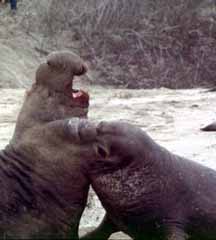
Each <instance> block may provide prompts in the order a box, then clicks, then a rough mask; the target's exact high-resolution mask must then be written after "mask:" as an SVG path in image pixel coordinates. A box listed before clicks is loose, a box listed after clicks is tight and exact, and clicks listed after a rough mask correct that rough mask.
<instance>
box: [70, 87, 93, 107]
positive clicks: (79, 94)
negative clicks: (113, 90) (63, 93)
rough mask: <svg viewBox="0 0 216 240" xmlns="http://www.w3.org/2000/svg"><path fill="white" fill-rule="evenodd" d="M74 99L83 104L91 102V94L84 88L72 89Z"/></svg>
mask: <svg viewBox="0 0 216 240" xmlns="http://www.w3.org/2000/svg"><path fill="white" fill-rule="evenodd" d="M72 99H73V101H75V102H77V103H80V104H82V105H87V106H88V104H89V94H88V93H87V92H85V91H83V90H74V89H73V90H72Z"/></svg>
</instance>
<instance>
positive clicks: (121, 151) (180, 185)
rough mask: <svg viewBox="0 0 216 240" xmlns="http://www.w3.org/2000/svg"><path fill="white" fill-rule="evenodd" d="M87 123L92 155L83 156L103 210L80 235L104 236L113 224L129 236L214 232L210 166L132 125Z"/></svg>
mask: <svg viewBox="0 0 216 240" xmlns="http://www.w3.org/2000/svg"><path fill="white" fill-rule="evenodd" d="M86 122H88V121H86ZM88 124H89V123H88ZM79 125H80V124H79ZM92 128H95V129H96V130H95V132H96V134H95V140H94V141H93V140H92V141H93V149H94V151H95V158H93V159H91V160H84V162H85V163H86V165H85V171H86V174H87V175H88V177H89V178H90V181H91V184H92V187H93V189H94V190H95V192H96V194H97V195H98V197H99V199H100V201H101V203H102V205H103V206H104V208H105V210H106V212H107V215H106V217H105V219H104V221H103V223H102V224H101V225H100V226H99V227H98V229H96V230H95V231H93V232H92V233H90V234H89V235H87V236H86V237H84V238H83V239H94V238H97V237H98V236H103V238H101V239H107V238H108V237H109V236H110V234H111V233H113V232H116V231H118V230H121V231H123V232H125V233H127V234H129V235H130V236H131V237H133V238H135V239H154V240H155V239H162V240H165V239H168V240H173V239H174V240H185V239H188V238H189V239H193V240H195V239H196V240H210V239H212V240H213V239H215V238H216V172H215V171H214V170H212V169H210V168H208V167H205V166H202V165H200V164H198V163H196V162H193V161H191V160H188V159H184V158H182V157H180V156H177V155H175V154H172V153H170V152H169V151H168V150H166V149H165V148H163V147H161V146H159V145H158V144H157V143H155V142H154V141H153V140H152V139H151V138H150V137H149V136H148V135H147V134H146V133H145V132H144V131H142V130H141V129H139V128H137V127H135V126H133V125H130V124H126V123H122V122H117V121H116V122H102V123H100V124H98V125H96V126H94V125H92ZM82 129H84V128H80V132H81V134H80V136H81V142H82V141H85V134H84V133H85V131H84V130H82ZM86 132H90V130H89V129H88V131H87V130H86ZM92 132H93V131H92Z"/></svg>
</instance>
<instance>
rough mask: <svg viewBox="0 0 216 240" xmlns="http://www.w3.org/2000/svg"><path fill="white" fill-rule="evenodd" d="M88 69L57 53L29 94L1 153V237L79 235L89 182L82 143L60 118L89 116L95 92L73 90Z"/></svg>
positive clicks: (39, 73) (77, 60) (73, 57)
mask: <svg viewBox="0 0 216 240" xmlns="http://www.w3.org/2000/svg"><path fill="white" fill-rule="evenodd" d="M86 71H87V67H86V65H85V63H84V62H83V60H82V59H81V58H80V57H79V56H77V55H75V54H73V53H71V52H66V51H63V52H55V53H52V54H50V55H49V56H48V57H47V61H46V62H45V63H42V64H41V65H40V66H39V68H38V70H37V72H36V79H35V83H34V84H33V86H32V88H31V89H30V91H29V92H28V93H27V94H26V98H25V101H24V103H23V106H22V109H21V111H20V113H19V116H18V119H17V123H16V127H15V132H14V135H13V137H12V139H11V141H10V143H9V144H8V146H7V147H6V148H5V149H4V150H2V151H1V152H0V189H1V190H0V195H1V197H0V238H1V239H38V238H39V239H50V238H54V239H60V238H68V237H71V238H72V239H75V238H78V234H77V231H78V225H79V220H80V217H81V214H82V212H83V209H84V207H85V205H86V200H87V194H88V189H89V182H88V181H87V179H86V178H85V177H84V174H83V172H82V171H81V169H80V164H79V159H80V151H79V149H80V147H79V145H74V146H71V142H72V140H71V138H70V137H67V136H66V135H67V134H66V135H65V134H63V132H62V131H60V130H58V127H56V126H58V124H59V122H58V121H59V120H60V119H63V118H64V119H65V118H72V117H83V118H86V117H87V112H88V105H89V95H88V93H87V92H84V91H82V90H75V89H73V77H74V76H76V75H77V76H80V75H82V74H84V73H85V72H86Z"/></svg>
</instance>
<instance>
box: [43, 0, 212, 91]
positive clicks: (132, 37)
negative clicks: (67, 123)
mask: <svg viewBox="0 0 216 240" xmlns="http://www.w3.org/2000/svg"><path fill="white" fill-rule="evenodd" d="M211 7H212V5H211V2H209V1H206V2H204V3H203V1H201V0H193V1H192V0H187V1H183V0H146V1H143V0H133V1H131V0H112V1H111V0H88V1H86V0H74V1H70V0H64V1H59V0H51V1H50V3H49V7H48V8H47V9H48V10H47V11H46V12H44V13H43V14H42V11H40V17H39V21H38V22H40V24H39V26H42V27H39V28H38V29H39V30H40V33H41V34H42V36H43V47H44V46H45V47H46V46H49V48H53V49H56V48H62V47H67V48H74V49H75V50H77V51H79V52H80V53H81V54H82V55H83V57H84V58H85V59H87V60H88V61H89V62H90V63H91V65H92V68H93V69H95V70H96V71H98V72H99V74H98V77H97V78H96V79H95V80H94V81H95V82H96V83H103V84H104V83H106V84H114V85H118V86H119V85H120V86H125V87H128V88H155V87H169V88H192V87H199V86H213V85H215V79H216V73H215V71H214V66H215V61H216V59H215V56H216V52H215V51H216V50H215V47H214V46H215V45H216V27H215V18H214V14H215V13H214V12H213V15H211V16H210V15H206V14H205V16H202V14H201V13H202V12H203V10H206V9H211ZM45 42H46V44H45Z"/></svg>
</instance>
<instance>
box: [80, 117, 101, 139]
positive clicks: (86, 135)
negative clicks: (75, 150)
mask: <svg viewBox="0 0 216 240" xmlns="http://www.w3.org/2000/svg"><path fill="white" fill-rule="evenodd" d="M78 133H79V136H80V139H81V140H82V141H84V142H91V141H94V140H95V139H96V136H97V131H96V125H95V124H94V123H93V122H90V121H88V120H87V119H80V122H79V127H78Z"/></svg>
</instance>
